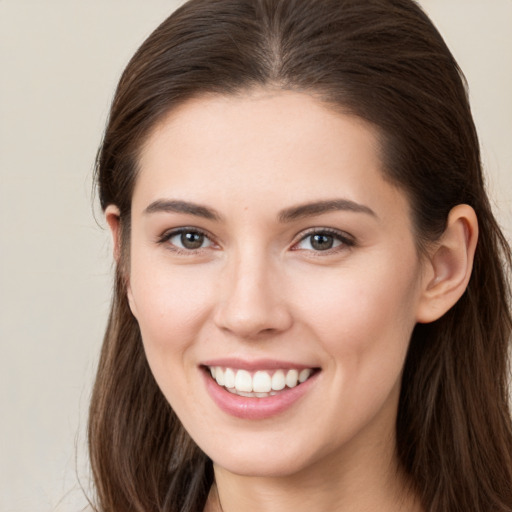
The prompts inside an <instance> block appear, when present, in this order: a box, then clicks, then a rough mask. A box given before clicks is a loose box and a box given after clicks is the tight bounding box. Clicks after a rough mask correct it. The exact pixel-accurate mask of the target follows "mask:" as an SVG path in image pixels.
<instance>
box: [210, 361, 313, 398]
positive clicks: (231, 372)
mask: <svg viewBox="0 0 512 512" xmlns="http://www.w3.org/2000/svg"><path fill="white" fill-rule="evenodd" d="M209 369H210V373H211V374H212V377H213V378H214V379H215V380H216V381H217V384H218V385H219V386H225V387H226V388H233V389H234V390H236V391H241V392H243V393H252V392H254V393H269V392H272V391H281V390H282V389H284V388H285V387H286V386H288V387H289V388H294V387H295V386H296V385H297V384H299V383H302V382H304V381H305V380H307V379H308V378H309V377H310V376H311V373H312V372H313V370H312V369H311V368H306V369H304V370H296V369H291V370H276V371H274V372H273V373H272V372H269V371H266V370H258V371H256V372H254V373H250V372H248V371H247V370H236V369H233V368H222V367H221V366H210V367H209Z"/></svg>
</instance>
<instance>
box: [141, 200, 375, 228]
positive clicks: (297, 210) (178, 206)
mask: <svg viewBox="0 0 512 512" xmlns="http://www.w3.org/2000/svg"><path fill="white" fill-rule="evenodd" d="M331 211H350V212H356V213H365V214H368V215H371V216H373V217H377V214H376V213H375V212H374V211H373V210H372V209H371V208H369V207H368V206H365V205H363V204H359V203H356V202H355V201H351V200H349V199H331V200H326V201H315V202H312V203H305V204H301V205H298V206H292V207H291V208H286V209H285V210H282V211H281V212H279V214H278V216H277V218H278V220H279V222H283V223H285V222H292V221H294V220H297V219H301V218H304V217H312V216H314V215H321V214H323V213H327V212H331ZM158 212H170V213H185V214H188V215H195V216H197V217H202V218H204V219H208V220H214V221H221V220H222V215H220V214H219V213H218V212H217V211H216V210H214V209H213V208H208V207H207V206H203V205H200V204H196V203H191V202H188V201H179V200H173V199H157V200H156V201H153V202H152V203H151V204H150V205H149V206H148V207H147V208H146V209H145V210H144V213H145V214H150V213H158Z"/></svg>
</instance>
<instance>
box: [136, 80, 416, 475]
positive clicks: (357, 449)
mask: <svg viewBox="0 0 512 512" xmlns="http://www.w3.org/2000/svg"><path fill="white" fill-rule="evenodd" d="M130 258H131V259H130V275H129V301H130V306H131V308H132V311H133V313H134V315H135V317H136V318H137V320H138V322H139V325H140V329H141V333H142V338H143V342H144V347H145V351H146V354H147V358H148V361H149V365H150V367H151V370H152V372H153V374H154V376H155V379H156V381H157V382H158V385H159V386H160V388H161V390H162V392H163V393H164V395H165V396H166V398H167V400H168V401H169V402H170V404H171V405H172V407H173V409H174V411H175V412H176V414H177V415H178V416H179V418H180V420H181V421H182V423H183V425H184V427H185V428H186V430H187V431H188V432H189V433H190V435H191V436H192V438H193V439H194V440H195V441H196V443H197V444H198V445H199V446H200V447H201V448H202V449H203V450H204V451H205V452H206V454H207V455H209V456H210V457H211V458H212V459H213V461H214V462H215V463H216V465H217V466H218V467H221V468H224V469H225V470H226V471H229V472H234V473H238V474H245V475H261V476H263V475H267V476H268V475H281V476H282V475H290V474H293V473H297V472H300V471H305V470H307V469H308V468H312V467H320V466H321V465H322V463H324V462H326V461H329V460H330V461H331V462H330V464H331V466H330V467H331V468H332V461H333V460H337V461H345V462H347V461H353V459H354V457H356V458H357V457H358V456H360V454H361V453H362V452H365V453H366V454H367V455H366V456H368V457H375V456H376V452H377V451H379V450H383V449H385V450H391V451H392V448H393V431H394V422H395V418H396V411H397V402H398V393H399V386H400V377H401V370H402V367H403V363H404V358H405V355H406V350H407V346H408V343H409V339H410V336H411V332H412V329H413V327H414V325H415V323H416V321H417V311H418V304H419V302H420V298H421V290H422V285H421V274H422V272H421V268H422V267H421V262H420V259H419V257H418V254H417V250H416V246H415V242H414V237H413V234H412V226H411V218H410V215H409V208H408V202H407V199H406V197H405V195H404V193H403V192H401V191H400V190H399V189H397V188H395V187H393V186H392V185H391V184H390V183H389V182H388V181H386V180H385V179H384V178H383V172H382V165H381V160H380V157H379V145H378V140H377V137H376V134H375V133H374V131H373V130H372V128H371V127H370V126H368V125H367V124H365V123H364V122H363V121H361V120H359V119H357V118H354V117H350V116H346V115H341V114H340V113H336V112H333V111H331V110H329V109H328V108H327V107H325V106H324V105H323V104H321V103H320V102H318V101H317V100H315V99H314V98H313V97H311V96H308V95H306V94H301V93H293V92H271V91H265V90H259V91H252V92H248V93H246V94H244V95H240V96H209V97H203V98H200V99H195V100H191V101H189V102H188V103H185V104H184V105H182V106H181V107H179V108H178V109H176V110H174V111H173V112H172V113H171V114H170V115H169V116H168V117H167V118H166V119H165V120H164V121H163V122H162V123H161V124H160V125H159V126H157V128H156V129H155V130H154V132H153V133H152V135H151V136H150V138H149V140H148V142H147V144H146V145H145V146H144V148H143V151H142V154H141V157H140V174H139V176H138V178H137V183H136V186H135V190H134V195H133V203H132V233H131V254H130ZM212 374H213V376H212ZM363 447H364V448H363ZM358 454H359V455H358Z"/></svg>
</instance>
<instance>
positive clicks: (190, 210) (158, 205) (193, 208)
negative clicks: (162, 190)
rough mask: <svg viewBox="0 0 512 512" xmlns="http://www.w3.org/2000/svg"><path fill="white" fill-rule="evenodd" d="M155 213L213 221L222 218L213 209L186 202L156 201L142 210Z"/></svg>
mask: <svg viewBox="0 0 512 512" xmlns="http://www.w3.org/2000/svg"><path fill="white" fill-rule="evenodd" d="M157 212H171V213H186V214H188V215H196V216H197V217H203V218H204V219H208V220H215V221H219V220H221V219H222V216H221V215H220V214H219V213H217V212H216V211H215V210H214V209H212V208H208V207H206V206H202V205H200V204H196V203H190V202H188V201H177V200H168V199H157V200H156V201H154V202H152V203H151V204H150V205H149V206H148V207H147V208H146V209H145V210H144V213H146V214H148V213H157Z"/></svg>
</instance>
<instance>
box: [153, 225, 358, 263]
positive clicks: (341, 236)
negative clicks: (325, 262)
mask: <svg viewBox="0 0 512 512" xmlns="http://www.w3.org/2000/svg"><path fill="white" fill-rule="evenodd" d="M184 234H194V235H199V236H201V237H204V239H205V240H208V241H209V242H210V244H209V245H208V246H206V247H198V248H196V249H187V248H183V247H179V246H177V245H176V244H172V243H169V244H168V245H169V249H170V250H172V251H173V252H175V253H177V254H184V255H190V254H194V253H198V252H200V251H202V250H204V249H207V248H209V247H210V246H215V245H216V244H215V242H214V241H213V239H212V237H211V236H210V235H209V234H208V233H206V232H205V231H203V230H201V229H197V228H192V227H182V228H178V229H173V230H171V231H167V232H165V233H164V234H162V235H161V236H160V237H159V238H158V240H157V243H158V244H166V243H168V242H169V241H170V240H171V239H172V238H174V237H176V236H179V235H184ZM315 235H320V236H322V235H323V236H328V237H332V238H333V239H334V241H337V242H339V245H336V246H335V247H330V248H328V249H324V250H321V249H318V250H314V249H301V248H299V247H297V246H298V245H299V244H300V243H301V242H303V241H305V240H307V239H308V238H311V237H313V236H315ZM299 236H300V238H299V240H298V241H297V242H295V243H294V244H293V245H292V247H291V250H293V251H301V250H304V251H309V252H311V253H313V254H315V256H320V255H322V254H325V255H328V254H332V253H335V252H338V251H341V250H344V249H345V250H346V249H348V248H351V247H354V246H355V245H356V242H355V240H354V239H353V237H351V236H350V235H348V234H347V233H344V232H343V231H338V230H336V229H332V228H312V229H310V230H308V231H306V232H303V233H301V234H300V235H299ZM310 245H312V244H311V242H310Z"/></svg>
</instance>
